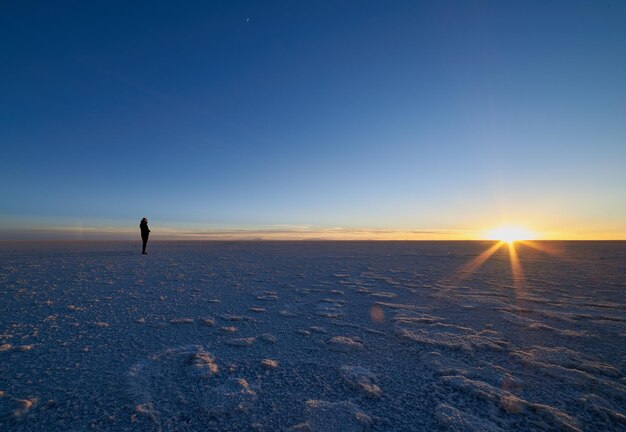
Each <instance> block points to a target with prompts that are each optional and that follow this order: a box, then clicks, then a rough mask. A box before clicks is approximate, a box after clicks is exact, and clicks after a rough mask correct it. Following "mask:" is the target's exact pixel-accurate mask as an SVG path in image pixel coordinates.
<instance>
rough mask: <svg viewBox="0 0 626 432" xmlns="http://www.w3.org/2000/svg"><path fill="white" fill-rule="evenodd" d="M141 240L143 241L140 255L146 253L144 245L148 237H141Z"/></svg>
mask: <svg viewBox="0 0 626 432" xmlns="http://www.w3.org/2000/svg"><path fill="white" fill-rule="evenodd" d="M141 239H142V240H143V249H142V250H141V253H142V254H145V253H146V245H147V244H148V237H147V236H146V237H142V238H141Z"/></svg>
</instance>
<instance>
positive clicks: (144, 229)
mask: <svg viewBox="0 0 626 432" xmlns="http://www.w3.org/2000/svg"><path fill="white" fill-rule="evenodd" d="M139 228H140V229H141V240H143V249H142V250H141V254H142V255H146V254H147V253H148V252H146V244H148V236H149V235H150V229H149V228H148V219H146V218H143V219H142V220H141V222H140V223H139Z"/></svg>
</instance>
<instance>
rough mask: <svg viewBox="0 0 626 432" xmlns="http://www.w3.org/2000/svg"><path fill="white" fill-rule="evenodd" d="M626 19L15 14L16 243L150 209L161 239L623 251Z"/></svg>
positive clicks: (484, 11) (268, 9)
mask: <svg viewBox="0 0 626 432" xmlns="http://www.w3.org/2000/svg"><path fill="white" fill-rule="evenodd" d="M131 3H132V4H131ZM624 22H626V3H624V2H619V1H612V2H610V1H585V2H579V1H549V2H547V1H541V2H507V1H475V2H474V1H462V2H451V1H450V2H447V1H443V2H441V1H432V2H417V1H408V2H402V1H398V2H367V1H355V2H349V1H341V2H309V3H304V2H293V1H286V2H237V1H233V2H230V1H229V2H184V3H175V2H110V1H109V2H18V1H13V2H3V3H2V5H1V6H0V40H2V41H3V43H2V52H3V55H2V60H0V70H1V72H2V80H0V95H1V96H0V145H1V151H2V153H1V154H2V157H1V158H0V194H1V196H2V202H0V238H7V239H8V238H10V239H13V238H57V237H58V238H76V236H77V235H79V236H83V234H82V233H85V232H87V233H90V234H89V235H90V236H91V237H94V238H95V237H98V238H100V237H102V238H118V237H119V238H129V237H130V236H136V233H135V231H138V229H137V226H136V225H137V224H138V221H139V219H140V218H141V217H144V216H146V217H148V219H149V220H150V222H151V225H152V227H153V232H154V233H155V235H158V233H159V232H160V233H161V234H163V235H164V236H163V238H165V234H167V236H170V237H172V236H176V235H177V234H181V235H182V234H190V233H191V234H193V235H197V236H200V235H203V234H211V235H214V234H216V233H220V232H224V233H230V232H235V233H240V232H243V233H249V235H250V236H253V237H255V236H257V234H258V233H261V234H258V236H259V237H264V236H265V234H266V233H267V232H272V233H284V234H285V236H289V235H292V234H293V233H295V234H293V235H296V236H304V237H306V236H310V237H325V236H326V234H327V233H328V232H333V233H339V234H337V235H341V234H343V235H345V237H347V238H348V237H351V236H353V237H355V238H356V237H358V238H368V234H367V233H371V235H369V237H371V238H378V237H380V236H384V235H388V236H389V237H391V238H475V237H477V236H478V237H479V236H480V233H481V232H483V230H485V229H489V228H491V227H493V226H495V225H498V224H501V223H514V224H521V225H524V226H529V227H531V228H533V229H535V230H538V231H539V232H541V233H542V234H541V236H542V237H545V238H626V192H625V190H626V189H625V188H624V185H625V184H626V169H624V165H625V163H626V80H625V79H624V77H625V76H626V26H624ZM155 228H156V229H155ZM77 233H78V234H77ZM356 233H358V235H357V234H356ZM89 235H88V236H87V237H89ZM233 235H234V234H233ZM245 235H248V234H245ZM81 238H82V237H81Z"/></svg>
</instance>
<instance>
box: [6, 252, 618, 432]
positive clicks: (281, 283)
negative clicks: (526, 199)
mask: <svg viewBox="0 0 626 432" xmlns="http://www.w3.org/2000/svg"><path fill="white" fill-rule="evenodd" d="M490 246H491V243H481V242H407V243H402V242H399V243H393V242H385V243H367V242H354V243H351V242H345V243H325V242H275V243H271V242H266V243H263V242H234V243H221V242H163V243H159V242H150V243H149V245H148V251H149V255H147V256H142V255H140V254H139V252H140V243H139V242H135V243H126V242H94V243H89V242H77V243H45V242H42V243H0V430H2V431H34V430H42V431H67V430H71V431H79V430H90V431H91V430H105V431H109V430H110V431H122V430H133V431H135V430H136V431H160V430H164V431H201V430H202V431H235V430H242V431H248V430H252V431H279V430H292V431H348V432H350V431H362V430H372V431H419V430H425V431H436V430H450V431H499V430H519V431H528V430H546V431H554V430H565V431H578V430H580V431H583V430H584V431H617V430H622V431H623V430H626V378H625V372H626V243H624V242H604V243H593V242H581V243H569V242H568V243H544V246H547V247H549V248H550V249H551V250H552V254H548V253H545V252H541V251H538V250H535V249H532V248H529V247H526V246H523V245H520V246H518V247H517V255H518V257H519V260H520V264H521V269H518V270H517V271H516V272H512V270H511V260H510V257H509V252H508V249H507V248H506V247H503V248H501V249H500V250H499V251H497V252H496V253H495V254H494V255H493V256H492V257H491V258H490V259H488V260H486V261H485V262H484V264H483V265H482V267H480V268H478V269H477V270H476V271H474V272H473V273H472V272H470V271H468V269H470V267H472V266H471V263H472V262H473V261H474V260H476V258H477V257H478V256H479V255H480V254H481V253H482V252H483V251H485V250H487V249H488V248H489V247H490ZM513 274H515V277H514V276H513Z"/></svg>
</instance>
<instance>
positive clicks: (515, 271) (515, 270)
mask: <svg viewBox="0 0 626 432" xmlns="http://www.w3.org/2000/svg"><path fill="white" fill-rule="evenodd" d="M509 257H510V259H511V273H512V275H513V287H514V288H515V291H516V292H520V291H521V290H523V289H524V285H525V284H524V271H523V270H522V265H521V264H520V261H519V258H518V256H517V251H516V250H515V244H513V243H509Z"/></svg>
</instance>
